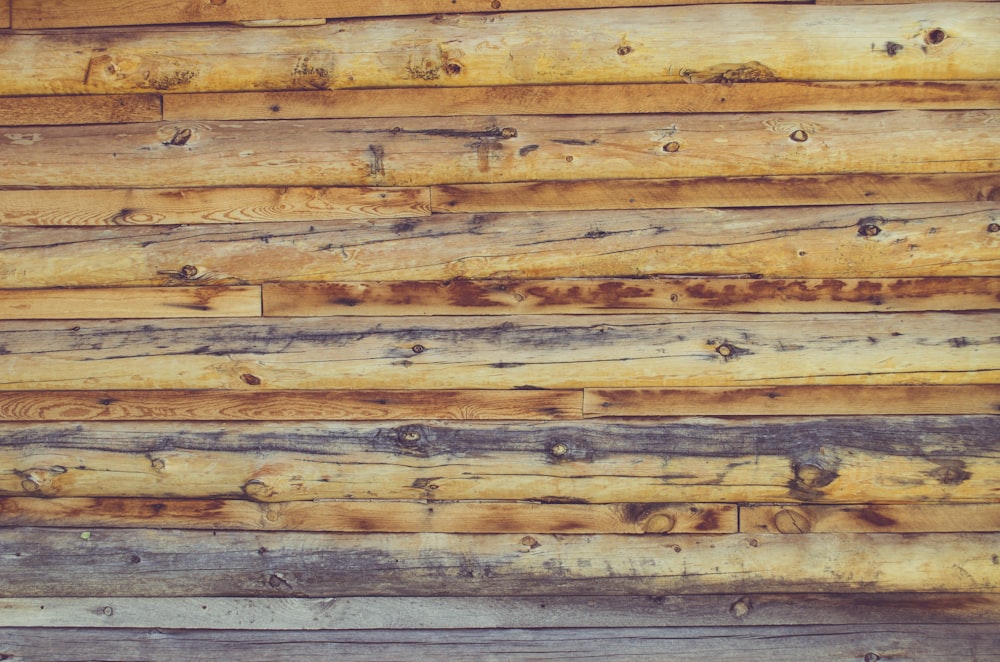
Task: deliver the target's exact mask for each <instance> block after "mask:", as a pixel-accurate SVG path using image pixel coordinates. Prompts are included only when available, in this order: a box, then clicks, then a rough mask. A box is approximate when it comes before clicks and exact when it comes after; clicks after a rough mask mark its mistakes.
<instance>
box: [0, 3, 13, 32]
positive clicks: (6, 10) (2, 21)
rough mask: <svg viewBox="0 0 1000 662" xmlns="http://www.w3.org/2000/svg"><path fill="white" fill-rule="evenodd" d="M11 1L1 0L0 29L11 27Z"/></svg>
mask: <svg viewBox="0 0 1000 662" xmlns="http://www.w3.org/2000/svg"><path fill="white" fill-rule="evenodd" d="M10 3H11V0H0V28H9V27H10V18H11V8H10Z"/></svg>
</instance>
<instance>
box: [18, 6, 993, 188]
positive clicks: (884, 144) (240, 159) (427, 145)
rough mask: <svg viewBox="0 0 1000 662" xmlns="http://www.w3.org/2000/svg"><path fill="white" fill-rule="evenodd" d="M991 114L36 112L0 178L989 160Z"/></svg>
mask: <svg viewBox="0 0 1000 662" xmlns="http://www.w3.org/2000/svg"><path fill="white" fill-rule="evenodd" d="M997 8H998V9H997V11H998V12H1000V3H998V4H997ZM998 20H1000V19H998ZM998 41H1000V40H998ZM997 60H998V61H1000V53H998V58H997ZM998 118H1000V112H997V111H982V110H977V111H946V110H907V111H886V112H884V113H798V114H772V113H759V114H752V113H745V114H736V115H719V114H715V113H710V114H689V115H679V114H678V115H587V116H576V117H553V116H548V115H546V116H525V115H515V116H496V117H490V118H483V117H454V118H450V117H448V118H369V119H363V120H358V119H352V120H344V119H340V120H329V119H328V120H271V121H253V122H180V123H176V122H165V123H155V124H115V125H87V126H68V127H67V126H60V127H43V126H40V127H31V129H30V131H29V130H23V131H14V130H13V128H12V129H11V132H10V133H3V134H2V136H3V138H4V139H5V140H6V141H7V144H6V146H5V151H7V152H8V153H9V154H10V158H9V159H8V161H7V164H6V166H5V167H4V168H3V170H2V171H0V185H5V186H22V187H33V186H39V187H158V186H168V187H177V186H331V185H335V186H427V185H432V184H476V183H490V184H492V183H496V182H522V181H536V180H558V181H577V180H592V179H661V178H673V177H743V176H748V177H749V176H773V175H803V174H804V175H814V174H815V175H823V174H838V175H839V174H848V173H883V174H919V173H930V174H933V173H963V172H965V173H977V172H978V173H995V171H996V170H998V169H1000V157H998V156H997V155H998V154H1000V130H998V129H996V128H995V127H996V126H1000V121H998ZM664 127H667V128H664ZM929 143H932V144H933V149H928V144H929ZM234 145H235V146H238V149H236V148H234Z"/></svg>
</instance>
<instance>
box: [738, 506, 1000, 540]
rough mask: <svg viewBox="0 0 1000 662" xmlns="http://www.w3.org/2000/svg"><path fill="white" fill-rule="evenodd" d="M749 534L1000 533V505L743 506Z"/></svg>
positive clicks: (745, 524) (744, 525)
mask: <svg viewBox="0 0 1000 662" xmlns="http://www.w3.org/2000/svg"><path fill="white" fill-rule="evenodd" d="M740 525H741V526H742V528H743V530H744V531H746V532H748V533H792V534H802V533H862V532H869V533H914V532H917V533H924V532H927V533H937V532H941V533H944V532H949V531H957V532H961V531H984V532H989V531H1000V504H996V503H977V504H954V503H948V504H920V505H914V504H906V505H895V506H893V505H878V506H874V505H858V506H812V505H802V506H794V507H786V506H770V505H768V506H762V505H750V506H746V507H741V508H740Z"/></svg>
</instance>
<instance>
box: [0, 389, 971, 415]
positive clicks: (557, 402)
mask: <svg viewBox="0 0 1000 662" xmlns="http://www.w3.org/2000/svg"><path fill="white" fill-rule="evenodd" d="M582 401H583V394H582V392H581V391H553V390H527V391H489V390H465V391H455V390H449V391H442V390H437V391H421V390H410V391H398V390H397V391H365V390H349V391H264V392H259V393H248V392H246V391H191V390H172V391H22V392H17V391H9V392H0V421H331V420H340V421H365V420H368V421H375V420H407V419H420V418H424V419H428V418H429V419H458V420H552V419H579V418H581V411H582ZM975 413H984V412H975Z"/></svg>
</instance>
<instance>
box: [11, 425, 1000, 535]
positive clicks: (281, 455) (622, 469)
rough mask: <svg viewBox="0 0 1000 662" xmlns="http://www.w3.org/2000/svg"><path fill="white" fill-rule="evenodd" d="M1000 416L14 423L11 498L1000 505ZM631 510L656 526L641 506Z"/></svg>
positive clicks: (635, 515)
mask: <svg viewBox="0 0 1000 662" xmlns="http://www.w3.org/2000/svg"><path fill="white" fill-rule="evenodd" d="M996 423H997V419H996V417H995V416H951V417H937V416H891V417H890V416H881V417H859V418H852V417H843V416H841V417H825V418H821V417H813V418H780V417H774V418H768V419H762V420H757V419H752V418H751V419H745V418H735V419H725V420H720V419H665V420H664V419H660V420H656V421H649V422H640V421H628V422H621V421H613V422H605V421H600V422H597V421H590V422H586V423H580V422H577V423H573V422H558V423H557V422H532V423H489V424H487V423H444V422H440V423H437V422H397V423H385V424H377V423H323V424H309V425H306V424H299V425H289V424H287V423H280V424H279V423H254V424H243V425H238V424H229V425H225V426H221V425H209V424H197V423H189V424H185V425H177V424H166V423H157V424H153V423H130V424H123V423H119V424H114V423H102V424H93V423H91V424H87V423H63V424H56V423H49V424H40V425H26V424H24V423H5V424H2V425H0V433H2V436H0V467H2V468H3V469H2V470H0V494H3V495H7V496H33V497H38V496H44V497H123V498H124V497H146V498H151V499H163V498H186V499H207V498H239V499H243V498H249V499H252V500H255V501H259V502H266V503H275V504H278V503H285V502H292V501H313V500H315V499H348V500H358V501H369V500H413V499H420V500H426V501H428V502H440V501H453V500H490V501H497V500H503V501H529V500H530V501H538V502H542V503H557V504H558V503H575V504H587V503H653V504H657V503H665V502H670V503H720V502H740V501H750V502H757V503H789V502H803V501H804V502H812V503H846V504H855V503H861V502H868V503H912V502H929V503H942V502H967V503H982V502H986V501H996V500H997V495H996V485H997V481H998V480H1000V449H998V448H997V447H996V443H995V440H996ZM220 507H221V505H220ZM387 507H388V504H387ZM630 512H631V513H632V518H633V519H635V520H641V521H645V515H643V514H642V513H643V512H644V511H643V510H642V509H641V508H635V509H632V510H630Z"/></svg>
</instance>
